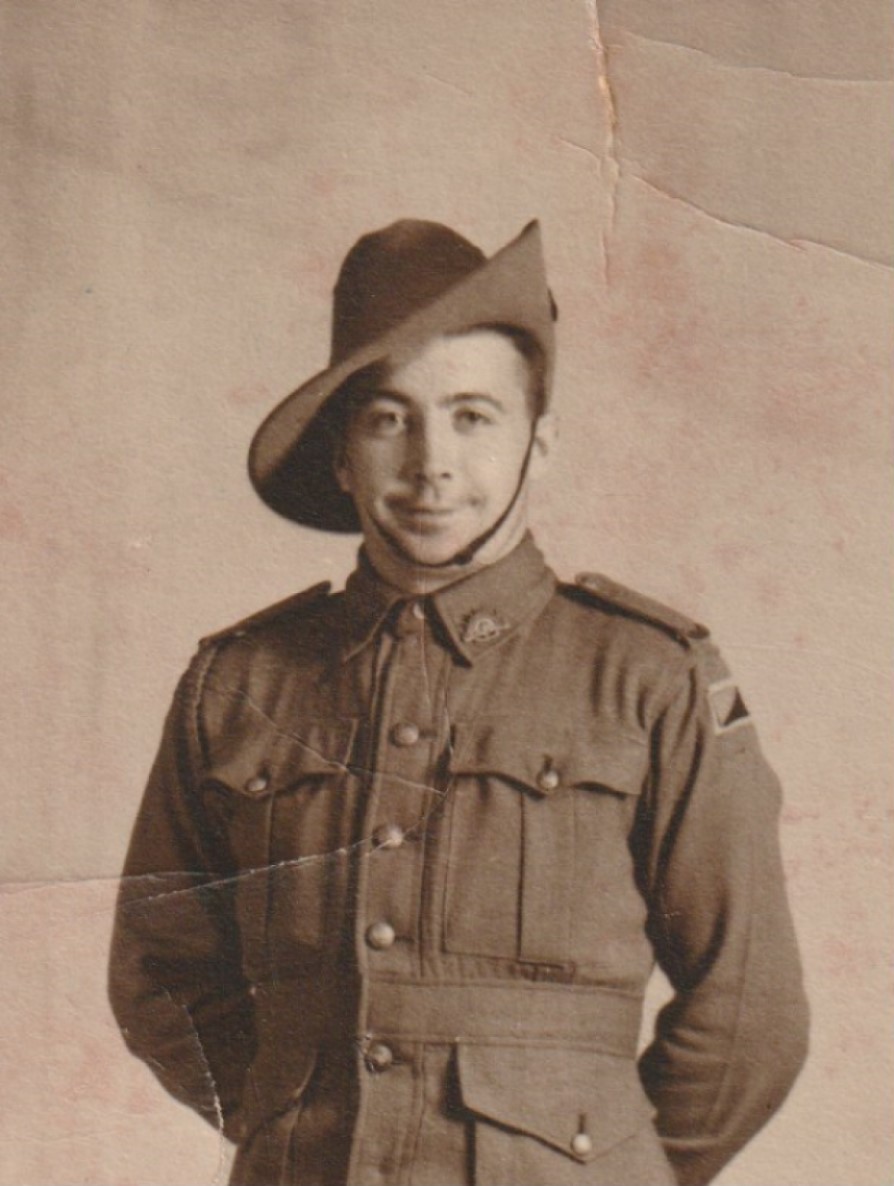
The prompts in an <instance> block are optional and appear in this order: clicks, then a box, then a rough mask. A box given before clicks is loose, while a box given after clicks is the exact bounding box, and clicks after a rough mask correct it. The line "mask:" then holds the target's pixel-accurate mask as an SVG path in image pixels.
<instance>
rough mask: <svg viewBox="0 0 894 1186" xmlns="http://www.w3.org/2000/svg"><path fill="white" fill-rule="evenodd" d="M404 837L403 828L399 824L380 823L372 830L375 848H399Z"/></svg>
mask: <svg viewBox="0 0 894 1186" xmlns="http://www.w3.org/2000/svg"><path fill="white" fill-rule="evenodd" d="M404 839H405V837H404V830H403V828H402V827H400V825H399V824H380V826H379V827H378V828H376V830H375V831H374V832H373V844H375V846H376V848H400V846H401V845H402V844H403V842H404Z"/></svg>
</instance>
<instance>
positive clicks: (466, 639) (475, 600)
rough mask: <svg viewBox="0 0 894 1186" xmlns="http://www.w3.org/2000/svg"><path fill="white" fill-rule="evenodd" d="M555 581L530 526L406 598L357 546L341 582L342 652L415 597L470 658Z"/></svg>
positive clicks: (354, 648) (537, 603) (543, 597)
mask: <svg viewBox="0 0 894 1186" xmlns="http://www.w3.org/2000/svg"><path fill="white" fill-rule="evenodd" d="M555 587H556V578H555V576H554V575H553V573H552V572H551V570H550V569H549V568H548V567H547V565H546V563H545V561H544V559H543V556H542V554H541V552H540V550H539V549H538V547H537V545H536V544H535V543H534V540H533V537H532V536H531V533H530V532H528V533H526V535H525V537H524V539H523V540H522V541H521V543H520V544H519V545H518V546H517V547H516V548H515V549H514V550H513V551H512V552H510V553H509V555H508V556H504V557H503V559H502V560H498V561H497V562H496V563H495V564H490V565H488V566H487V568H482V569H480V570H479V571H478V572H474V573H472V574H471V575H470V576H468V577H462V578H461V579H460V580H458V581H454V582H453V584H451V585H445V586H444V588H442V589H439V590H438V591H437V592H436V593H432V594H430V595H429V596H428V597H425V598H407V596H406V594H405V593H404V592H402V591H401V590H399V589H395V588H394V587H393V586H391V585H388V584H386V583H385V582H384V581H383V580H382V579H381V578H380V577H379V575H378V574H377V573H376V571H375V569H374V568H373V567H372V565H371V564H370V563H369V560H368V559H367V558H366V555H365V554H364V552H363V551H362V550H361V553H360V558H359V562H358V566H357V568H356V570H355V571H354V572H353V573H352V574H351V576H350V577H349V578H348V582H347V586H346V588H345V598H344V613H345V645H344V648H343V652H342V654H343V658H344V659H349V658H351V656H353V655H355V654H356V653H357V652H358V651H360V650H361V649H362V648H363V647H364V646H366V644H367V643H369V642H370V641H371V640H372V638H373V637H374V636H375V635H376V634H377V633H378V631H379V629H380V628H381V627H382V625H383V623H384V622H385V619H386V618H388V616H389V614H390V613H391V612H392V610H393V609H394V607H395V606H396V605H398V604H399V603H407V602H413V601H417V602H419V603H420V604H421V605H422V606H423V607H424V610H425V612H427V613H428V612H431V611H434V615H435V617H436V618H437V620H438V622H439V623H440V624H441V626H442V627H443V633H445V634H446V635H447V637H448V639H449V641H450V644H451V645H452V646H453V648H454V649H455V650H456V651H457V652H458V654H459V655H460V656H461V657H462V658H463V659H464V660H465V661H466V662H467V663H474V662H475V660H476V659H478V658H480V656H481V655H483V654H486V653H487V652H488V651H489V650H491V649H492V648H493V647H495V646H499V645H500V643H502V642H503V641H504V640H505V639H507V638H509V637H510V636H511V635H513V634H514V633H515V631H516V630H517V629H518V627H519V626H520V625H522V623H523V622H525V621H527V620H528V619H529V618H531V617H533V615H534V614H536V613H538V612H539V611H540V610H541V609H542V608H543V606H544V605H545V604H546V602H547V601H548V600H549V598H550V597H551V596H552V593H553V591H554V590H555ZM395 612H396V611H395Z"/></svg>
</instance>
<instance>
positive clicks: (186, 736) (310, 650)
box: [111, 537, 806, 1186]
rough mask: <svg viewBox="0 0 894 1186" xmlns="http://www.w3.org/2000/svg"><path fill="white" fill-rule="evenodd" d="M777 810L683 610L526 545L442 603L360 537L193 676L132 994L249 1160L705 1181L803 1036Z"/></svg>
mask: <svg viewBox="0 0 894 1186" xmlns="http://www.w3.org/2000/svg"><path fill="white" fill-rule="evenodd" d="M779 802H780V796H779V788H778V784H777V781H776V779H775V777H774V775H773V774H772V772H771V771H770V769H769V768H768V766H767V764H766V762H765V761H764V759H763V757H762V756H761V753H760V751H759V748H758V744H757V741H756V738H755V731H754V728H753V725H752V724H751V722H750V719H749V717H748V714H747V710H746V709H745V706H744V704H743V703H742V700H741V698H740V697H739V696H738V694H737V692H736V690H735V687H734V685H733V684H732V681H731V679H730V677H729V673H728V672H727V670H726V668H725V667H724V666H723V663H722V661H721V660H720V658H719V657H718V654H717V651H716V650H715V648H714V647H713V645H712V644H711V642H710V640H709V639H708V638H707V637H706V632H705V631H703V630H701V629H700V628H698V627H696V626H695V625H694V624H693V623H691V622H689V621H688V620H687V619H685V618H682V617H680V616H678V615H675V614H673V613H671V612H670V611H665V610H663V609H662V608H661V607H658V606H655V605H653V604H652V603H650V602H647V601H646V600H645V599H642V598H640V597H638V596H636V595H635V594H630V593H629V592H627V591H625V590H623V589H621V588H620V587H617V586H611V585H610V584H608V583H606V582H602V581H598V580H596V581H589V582H584V583H583V584H581V585H563V584H560V583H559V582H558V581H557V580H556V578H555V577H554V575H553V574H552V572H551V571H550V570H549V568H548V567H547V566H546V565H545V564H544V562H543V559H542V557H541V555H540V553H539V552H538V550H537V549H536V547H535V545H534V543H533V541H532V540H531V539H530V537H528V538H526V539H525V541H524V542H523V543H522V544H521V545H520V546H519V547H518V548H516V549H515V551H514V552H512V553H511V554H510V555H509V556H507V557H505V558H504V559H502V560H500V561H499V562H498V563H496V564H494V565H492V566H491V567H489V568H485V569H483V570H481V571H479V572H477V573H475V574H474V575H472V576H470V577H468V578H467V579H465V580H461V581H459V582H457V583H455V584H452V585H449V586H447V587H446V588H443V589H441V590H440V591H439V592H437V593H435V594H434V595H432V596H430V597H427V598H423V599H412V598H406V597H405V596H404V595H401V594H399V593H397V592H396V591H395V590H392V589H389V588H388V587H387V586H385V585H384V584H383V583H382V582H381V581H380V580H379V579H378V578H377V576H376V575H375V573H374V572H373V571H372V570H371V568H370V567H369V566H368V565H366V564H365V563H364V562H363V561H361V564H360V566H359V568H358V570H357V571H356V572H355V574H354V575H353V576H352V577H351V579H350V580H349V582H348V586H347V588H346V590H345V592H344V593H339V594H332V593H330V592H328V590H327V588H326V587H325V586H322V587H317V588H315V589H313V590H310V591H309V592H308V593H307V594H305V595H303V596H301V597H298V598H296V599H293V600H292V601H290V602H287V603H284V604H283V605H281V606H279V607H275V608H274V609H273V610H272V611H269V612H267V613H266V614H262V615H259V616H258V617H257V618H256V619H254V620H252V621H249V622H248V623H246V624H244V625H243V626H242V627H241V628H236V629H233V630H231V631H227V632H224V633H223V634H221V635H218V636H216V637H215V638H213V639H211V640H209V641H208V642H207V643H206V644H205V645H204V646H202V647H201V648H200V650H199V653H198V655H197V656H196V658H195V660H194V661H193V663H192V664H191V666H190V668H189V670H188V672H187V673H186V675H185V676H184V678H183V680H182V682H181V684H180V687H179V690H178V693H177V695H176V698H175V701H174V704H173V707H172V709H171V713H170V715H169V718H168V722H167V726H166V729H165V735H164V738H163V741H162V745H161V749H160V752H159V755H158V759H157V762H156V764H155V767H154V770H153V773H152V776H151V779H150V782H149V786H148V789H147V791H146V796H145V799H144V802H143V806H142V808H141V811H140V814H139V818H138V821H137V825H136V828H135V831H134V835H133V840H132V844H131V849H130V853H129V856H128V859H127V866H126V869H125V877H124V880H123V882H122V889H121V897H120V903H119V908H118V915H117V924H116V932H115V939H114V947H113V959H112V978H111V995H112V1002H113V1005H114V1008H115V1011H116V1014H117V1016H118V1019H119V1022H120V1024H121V1026H122V1029H123V1032H124V1034H125V1037H126V1039H127V1041H128V1043H129V1044H130V1046H131V1048H132V1049H133V1050H134V1051H135V1053H137V1054H138V1055H140V1056H141V1057H143V1058H145V1059H147V1061H148V1062H149V1063H150V1065H151V1066H152V1069H153V1070H154V1071H155V1073H156V1074H157V1075H158V1076H159V1078H160V1079H161V1081H162V1082H163V1083H164V1084H165V1086H166V1087H167V1088H168V1089H169V1090H170V1091H171V1092H173V1094H175V1095H176V1096H177V1097H178V1098H180V1099H182V1100H184V1101H185V1102H187V1103H188V1104H190V1105H192V1106H193V1107H195V1108H196V1109H197V1110H198V1111H199V1112H200V1113H202V1114H203V1115H204V1116H205V1117H206V1119H208V1120H210V1121H211V1122H212V1123H214V1124H219V1125H221V1126H222V1127H223V1129H224V1131H225V1132H226V1133H227V1134H228V1135H229V1136H230V1137H231V1138H232V1139H233V1140H236V1141H238V1142H239V1146H240V1147H239V1151H238V1154H237V1159H236V1163H235V1166H234V1171H233V1178H232V1181H233V1182H235V1183H280V1182H282V1183H295V1184H299V1183H300V1184H307V1186H310V1184H314V1186H323V1184H330V1183H331V1184H335V1183H353V1184H355V1186H374V1184H383V1186H384V1184H391V1183H394V1184H397V1183H412V1184H413V1186H447V1184H448V1183H473V1182H474V1183H476V1184H478V1186H526V1184H527V1186H535V1184H539V1186H563V1184H565V1186H584V1184H586V1186H650V1184H653V1186H659V1184H671V1183H674V1182H681V1183H692V1184H695V1183H703V1182H707V1181H709V1180H710V1179H711V1178H712V1177H713V1176H714V1175H715V1174H716V1172H717V1171H718V1170H719V1169H720V1167H721V1166H722V1165H723V1164H724V1163H725V1162H726V1161H727V1160H728V1159H729V1158H730V1157H731V1156H732V1155H733V1154H734V1153H735V1152H736V1151H737V1150H738V1149H739V1148H740V1147H741V1146H742V1145H743V1144H744V1143H745V1142H746V1141H747V1140H748V1139H749V1137H750V1136H751V1135H752V1134H753V1133H754V1132H755V1131H756V1130H757V1129H758V1128H759V1127H760V1126H761V1125H762V1124H763V1123H764V1122H765V1121H766V1120H767V1118H768V1117H769V1116H770V1115H771V1114H772V1113H773V1111H774V1110H775V1109H776V1108H777V1107H778V1106H779V1104H780V1103H781V1101H782V1099H783V1098H784V1096H785V1094H786V1092H787V1091H788V1089H789V1087H790V1085H791V1083H792V1081H793V1079H794V1077H795V1075H796V1073H797V1070H798V1069H799V1067H800V1065H801V1062H802V1060H803V1057H804V1051H805V1031H806V1008H805V1003H804V996H803V991H802V985H801V973H800V966H799V960H798V955H797V950H796V947H795V942H794V938H793V934H792V928H791V922H790V916H789V911H788V907H787V904H786V899H785V891H784V884H783V875H782V869H781V865H780V859H779V850H778V840H777V816H778V810H779ZM656 959H657V961H658V963H659V964H660V966H661V967H662V968H663V970H664V972H665V973H666V975H667V976H668V978H669V980H670V982H671V984H672V986H673V989H674V993H675V995H674V998H673V1000H672V1002H671V1003H670V1004H669V1005H668V1006H667V1007H666V1008H665V1009H664V1010H663V1012H662V1013H661V1015H660V1018H659V1020H658V1023H657V1029H656V1034H655V1037H654V1041H653V1042H652V1044H651V1045H650V1046H649V1048H648V1050H647V1051H646V1052H645V1054H644V1055H643V1056H642V1057H641V1058H640V1059H639V1060H637V1038H638V1033H639V1029H640V1021H641V1011H642V1001H643V994H644V989H645V985H646V982H647V980H648V978H649V975H650V972H651V970H652V968H653V964H654V961H655V960H656Z"/></svg>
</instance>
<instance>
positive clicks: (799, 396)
mask: <svg viewBox="0 0 894 1186" xmlns="http://www.w3.org/2000/svg"><path fill="white" fill-rule="evenodd" d="M887 10H888V6H887V4H884V3H882V2H881V0H855V2H854V3H852V4H847V5H845V4H841V3H840V2H838V0H811V2H810V3H805V2H804V0H774V2H771V0H759V2H757V3H752V4H743V3H741V0H674V3H666V2H663V0H575V2H574V3H572V2H570V0H483V2H479V3H475V2H473V0H450V2H447V0H376V3H370V2H368V0H328V2H324V0H213V3H212V2H211V0H189V2H188V3H186V2H184V3H178V2H176V0H84V2H83V3H79V4H76V5H75V4H70V3H67V2H66V0H42V2H41V3H39V4H38V3H31V2H29V0H3V2H0V97H2V102H0V119H2V129H3V130H2V143H3V163H2V166H0V185H2V188H3V195H4V197H3V201H4V206H3V211H2V219H0V236H2V240H0V251H2V256H0V258H2V261H3V263H2V274H3V285H2V289H3V299H4V301H5V308H4V311H3V319H2V330H0V332H2V339H0V352H2V359H3V362H2V368H3V382H2V388H0V391H2V395H0V398H2V403H3V420H2V424H3V431H2V437H0V440H2V449H3V453H4V467H3V471H2V476H0V549H2V551H0V564H2V568H0V572H2V586H3V590H4V594H5V600H6V602H7V609H6V612H5V614H4V628H5V631H6V636H5V638H4V641H3V648H2V655H3V661H2V664H0V679H2V704H3V711H2V714H0V730H2V735H3V754H4V769H5V772H6V773H5V779H4V786H3V791H2V794H3V825H2V829H0V836H2V839H0V845H2V864H0V876H2V879H3V880H2V886H0V889H2V896H0V950H2V953H3V958H2V971H0V1000H2V1002H3V1021H2V1023H0V1129H2V1141H0V1182H2V1183H3V1184H7V1186H22V1184H25V1183H35V1184H36V1183H41V1184H52V1186H56V1184H58V1186H62V1184H71V1183H96V1184H100V1183H102V1184H109V1186H111V1184H115V1186H140V1184H145V1183H150V1182H152V1183H166V1184H172V1186H173V1184H177V1186H188V1184H194V1183H212V1182H219V1181H221V1180H222V1179H223V1178H224V1176H225V1173H226V1169H227V1161H228V1156H229V1154H228V1150H227V1149H226V1148H225V1147H223V1146H222V1145H221V1142H219V1141H218V1139H217V1136H216V1134H215V1133H214V1132H213V1131H212V1130H211V1129H209V1128H206V1127H205V1126H204V1125H203V1124H202V1123H201V1122H200V1121H199V1120H197V1119H195V1118H194V1117H193V1116H192V1115H191V1114H190V1113H188V1112H187V1111H186V1110H184V1109H182V1108H181V1107H179V1106H178V1105H176V1104H175V1103H173V1102H171V1101H170V1100H168V1098H167V1097H166V1096H165V1095H164V1094H163V1092H162V1090H161V1089H160V1088H158V1087H157V1086H156V1084H155V1082H154V1080H153V1079H152V1077H151V1075H150V1073H149V1071H148V1070H146V1069H145V1068H144V1067H143V1066H142V1065H140V1064H138V1063H137V1062H136V1061H135V1060H133V1059H131V1058H130V1056H129V1055H128V1054H127V1053H126V1052H125V1049H124V1045H123V1043H122V1041H121V1039H120V1037H119V1036H118V1033H117V1031H116V1029H115V1026H114V1023H113V1020H112V1018H111V1014H110V1012H109V1009H108V1006H107V1003H106V998H105V960H106V950H107V944H108V938H109V929H110V922H111V909H112V904H113V898H114V893H115V888H116V883H115V878H116V874H117V872H118V870H119V868H120V865H121V862H122V859H123V856H124V849H125V845H126V843H127V839H128V833H129V829H130V826H131V823H132V821H133V817H134V814H135V811H136V808H137V803H138V800H139V796H140V794H141V791H142V785H143V781H144V779H145V776H146V773H147V771H148V767H149V765H150V762H151V760H152V757H153V753H154V749H155V746H156V744H157V740H158V736H159V731H160V726H161V721H162V717H163V715H164V712H165V710H166V707H167V703H168V700H169V697H170V694H171V692H172V690H173V687H174V683H175V681H176V679H177V676H178V674H179V672H180V671H181V670H182V668H183V666H184V665H185V663H186V662H187V660H188V659H189V657H190V655H191V653H192V650H193V648H194V645H195V642H196V640H197V639H198V638H199V637H200V636H201V635H202V634H206V633H209V632H210V631H212V630H216V629H220V628H221V627H223V626H225V625H227V623H229V622H231V621H233V620H234V619H237V618H239V617H242V616H244V615H245V614H247V613H249V612H252V611H253V610H255V609H257V608H259V607H260V606H262V605H264V604H266V603H268V602H271V601H274V600H277V599H279V598H282V597H284V596H286V595H288V594H289V593H290V592H292V591H294V590H296V589H299V588H302V587H304V586H306V585H308V584H310V583H312V582H314V581H317V580H319V579H321V578H330V579H332V580H333V581H335V582H336V583H338V582H340V581H342V580H343V578H344V576H345V574H346V573H347V571H348V570H349V568H350V566H351V563H352V560H353V555H354V548H355V546H356V541H355V540H353V539H335V538H330V537H327V536H324V535H317V534H314V533H312V532H310V531H307V530H303V529H300V528H298V527H295V526H292V525H290V524H288V523H287V522H285V521H281V520H278V519H277V518H276V517H275V516H274V515H272V514H271V513H270V512H269V511H267V510H266V509H265V508H264V507H263V505H262V504H261V503H260V502H259V501H258V499H257V498H256V497H255V496H254V495H253V493H252V491H251V489H250V487H249V485H248V482H247V479H246V477H245V453H246V447H247V444H248V441H249V439H250V436H251V434H252V432H253V430H254V428H255V426H256V424H257V422H258V421H259V420H260V418H261V417H262V415H263V414H264V413H265V412H266V411H267V410H268V408H269V407H270V406H272V404H273V403H274V402H275V401H276V400H278V399H279V398H281V397H282V396H283V395H284V394H285V393H286V392H287V391H288V390H290V389H291V388H292V387H294V386H296V385H297V384H298V383H299V382H300V381H302V380H303V379H304V378H306V377H308V376H309V375H310V374H311V373H312V372H314V371H316V370H318V369H319V368H320V367H322V366H323V365H324V364H325V362H326V358H327V353H328V333H329V298H330V291H331V286H332V283H333V281H334V277H335V272H336V269H337V267H338V264H339V262H340V260H341V258H342V256H343V255H344V253H345V251H346V250H347V249H348V247H349V246H350V245H351V244H352V243H353V241H354V240H355V239H356V238H357V237H358V236H359V235H360V234H361V233H363V232H364V231H365V230H368V229H371V228H373V227H377V226H380V225H383V224H385V223H387V222H389V221H391V220H393V219H395V218H397V217H401V216H407V215H409V216H413V217H424V218H433V219H436V220H440V221H444V222H447V223H449V224H450V225H452V226H454V227H456V228H457V229H458V230H459V231H461V232H462V233H463V234H465V235H467V236H468V237H470V238H471V239H473V240H474V241H475V242H477V243H479V244H480V245H481V246H482V247H483V248H484V249H485V251H487V252H488V253H490V252H492V251H494V250H495V249H496V248H498V247H500V246H501V245H502V244H503V243H505V242H506V241H507V240H508V239H509V238H511V237H512V236H513V235H515V234H516V233H517V232H518V231H519V230H520V228H521V227H522V225H523V224H524V223H525V222H527V221H528V220H529V219H530V218H532V217H535V216H536V217H539V218H540V219H541V221H542V224H543V232H544V237H545V243H546V251H547V256H548V266H549V272H550V277H551V283H552V286H553V289H554V292H555V295H556V298H557V301H558V304H559V306H560V320H559V325H558V330H559V335H560V351H561V365H560V369H559V376H558V389H557V403H558V406H559V408H560V411H561V416H562V424H563V429H564V438H563V450H562V454H561V460H562V464H561V465H560V466H559V467H558V468H557V470H556V471H555V472H554V475H553V478H552V480H551V481H550V483H549V485H548V486H545V487H544V488H543V490H542V498H541V501H540V506H539V510H538V512H537V524H536V526H537V530H538V535H539V538H540V540H541V542H542V544H543V545H544V547H545V550H546V552H547V555H548V557H549V559H550V560H551V561H552V563H553V564H554V566H555V567H556V568H557V570H558V571H559V572H560V574H562V575H564V576H569V577H570V576H573V575H574V573H576V572H577V571H580V570H582V569H590V570H593V569H596V570H601V571H603V572H606V573H609V574H611V575H612V576H614V577H615V578H616V579H618V580H621V581H624V582H626V583H628V584H632V585H634V586H636V587H638V588H640V589H641V590H643V591H645V592H647V593H650V594H651V595H653V596H655V597H658V598H660V599H662V600H664V601H667V602H669V603H670V604H672V605H675V606H677V607H678V608H680V609H682V610H683V611H685V612H687V613H689V614H690V615H692V616H694V617H696V618H698V619H701V620H705V621H707V622H708V623H709V624H710V626H711V627H712V630H713V633H714V635H715V637H716V639H717V641H718V642H719V643H720V645H721V646H722V648H723V650H724V652H725V653H726V656H727V658H728V660H729V661H730V663H731V665H732V666H733V668H734V670H735V672H736V674H737V676H738V677H739V680H740V682H741V684H742V686H743V688H744V690H745V694H746V698H747V700H748V702H749V705H750V707H751V709H752V712H753V714H754V716H755V717H756V719H757V721H758V725H759V729H760V732H761V736H762V738H763V742H764V745H765V748H766V750H767V752H768V754H769V756H770V758H771V760H772V762H773V763H774V765H775V766H776V768H777V769H778V771H779V773H780V774H781V776H782V779H783V782H784V785H785V788H786V806H785V811H784V816H783V825H782V826H783V843H784V852H785V860H786V868H787V872H788V878H789V885H790V892H791V897H792V903H793V907H794V911H795V915H796V920H797V925H798V929H799V933H800V936H801V940H802V943H803V950H804V956H805V960H806V966H807V975H808V989H809V993H810V997H811V1002H812V1008H813V1041H812V1052H811V1057H810V1061H809V1063H808V1066H807V1069H806V1070H805V1072H804V1074H803V1076H802V1078H801V1079H800V1080H799V1082H798V1084H797V1086H796V1087H795V1090H794V1092H793V1094H792V1095H791V1097H790V1098H789V1100H788V1102H787V1103H786V1105H785V1106H784V1108H783V1110H782V1111H781V1113H780V1114H779V1115H778V1117H777V1118H776V1119H774V1120H773V1122H772V1123H771V1124H770V1126H769V1127H768V1128H767V1129H766V1130H765V1132H764V1133H763V1135H762V1136H760V1137H759V1138H758V1139H757V1140H756V1141H755V1142H753V1144H752V1145H750V1146H749V1147H748V1148H747V1149H746V1150H745V1151H744V1152H743V1153H742V1154H741V1155H740V1156H739V1158H738V1159H737V1160H736V1161H735V1162H734V1163H733V1164H732V1165H730V1166H729V1167H728V1169H727V1170H726V1171H725V1172H724V1173H723V1175H722V1178H721V1179H720V1181H721V1182H722V1183H725V1184H727V1186H735V1184H739V1186H744V1184H766V1186H785V1184H791V1186H841V1184H842V1183H848V1184H849V1186H858V1184H865V1186H870V1184H872V1186H875V1184H878V1186H881V1184H882V1183H890V1182H891V1181H892V1180H894V1044H892V1032H894V1031H892V1022H894V981H892V974H891V959H890V957H891V946H892V944H891V937H892V933H894V917H892V915H894V911H892V864H894V861H892V852H894V850H892V820H894V807H892V799H891V795H890V792H891V782H892V777H891V775H892V760H891V759H892V754H891V722H892V681H891V674H892V649H894V647H892V644H894V637H892V635H894V614H892V597H891V591H892V587H894V586H892V546H891V545H892V538H891V527H892V523H891V495H892V456H891V452H892V436H891V420H892V402H891V398H890V397H891V392H890V387H891V374H892V368H891V358H890V346H891V340H890V339H891V334H890V325H891V312H892V300H891V295H892V294H891V264H892V244H891V239H890V236H889V230H888V223H889V221H890V211H891V206H890V200H891V193H892V187H891V168H892V153H891V144H892V127H891V111H892V104H891V98H892V88H891V85H890V83H889V82H887V81H886V79H888V78H889V75H890V71H891V67H892V61H894V37H892V28H891V24H890V18H889V15H888V11H887ZM743 793H747V792H743ZM656 992H660V988H659V989H656Z"/></svg>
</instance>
